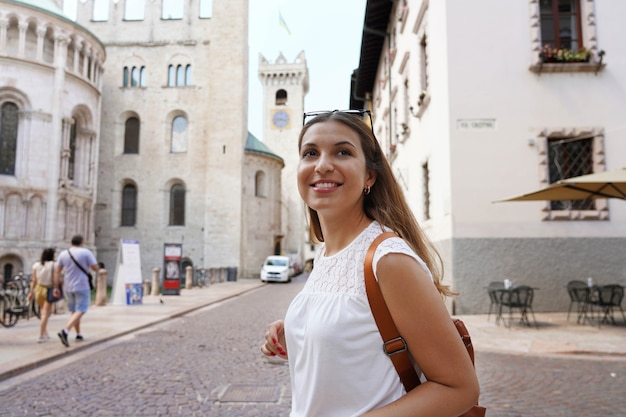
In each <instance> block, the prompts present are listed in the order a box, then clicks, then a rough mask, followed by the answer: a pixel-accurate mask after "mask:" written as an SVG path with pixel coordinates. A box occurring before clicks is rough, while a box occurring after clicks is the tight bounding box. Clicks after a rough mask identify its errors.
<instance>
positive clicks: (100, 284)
mask: <svg viewBox="0 0 626 417" xmlns="http://www.w3.org/2000/svg"><path fill="white" fill-rule="evenodd" d="M106 303H107V270H106V269H100V270H99V271H98V278H97V279H96V305H97V306H103V305H106Z"/></svg>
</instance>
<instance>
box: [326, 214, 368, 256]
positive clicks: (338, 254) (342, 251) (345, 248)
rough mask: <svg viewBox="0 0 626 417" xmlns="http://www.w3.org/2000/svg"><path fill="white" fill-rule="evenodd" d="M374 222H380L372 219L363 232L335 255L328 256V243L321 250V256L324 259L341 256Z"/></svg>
mask: <svg viewBox="0 0 626 417" xmlns="http://www.w3.org/2000/svg"><path fill="white" fill-rule="evenodd" d="M374 224H378V222H377V221H376V220H372V221H371V222H370V224H368V225H367V226H366V227H365V229H363V230H361V233H359V234H358V235H357V236H356V237H355V238H354V239H352V242H350V243H348V244H347V245H346V246H344V247H343V248H342V249H341V250H340V251H339V252H337V253H335V254H334V255H330V256H327V255H326V245H324V248H323V249H322V251H321V258H322V259H334V258H336V257H338V256H340V255H341V254H342V253H344V252H345V251H347V250H349V249H350V248H351V247H352V246H353V245H354V244H355V243H356V242H358V241H359V240H360V239H361V238H362V237H363V235H365V234H366V232H367V231H368V230H369V229H370V228H371V227H372V225H374Z"/></svg>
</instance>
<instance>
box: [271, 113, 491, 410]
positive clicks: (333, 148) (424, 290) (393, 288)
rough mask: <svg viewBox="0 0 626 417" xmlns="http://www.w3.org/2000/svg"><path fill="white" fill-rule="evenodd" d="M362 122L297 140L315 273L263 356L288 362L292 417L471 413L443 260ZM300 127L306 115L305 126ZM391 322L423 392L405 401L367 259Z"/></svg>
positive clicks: (321, 125) (317, 129) (316, 126)
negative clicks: (373, 301) (374, 304)
mask: <svg viewBox="0 0 626 417" xmlns="http://www.w3.org/2000/svg"><path fill="white" fill-rule="evenodd" d="M363 115H369V112H367V111H352V110H350V111H330V112H313V113H311V114H310V116H312V117H313V118H312V119H311V120H307V119H306V117H305V122H306V123H305V125H304V127H303V128H302V131H301V133H300V137H299V143H298V145H299V149H300V160H299V164H298V171H297V182H298V189H299V191H300V195H301V197H302V199H303V200H304V202H305V204H306V205H307V207H308V214H309V217H310V219H309V220H310V222H309V225H310V226H309V234H310V236H311V241H312V242H323V245H322V246H321V247H320V250H319V251H318V253H317V254H316V256H315V261H314V263H315V268H313V270H312V272H311V274H310V275H309V277H308V279H307V282H306V284H305V286H304V288H303V289H302V291H301V292H300V293H299V294H298V295H297V296H296V297H295V298H294V300H293V301H292V303H291V305H290V306H289V308H288V310H287V313H286V315H285V319H284V320H278V321H276V322H274V323H271V324H270V325H269V326H268V331H267V333H266V334H265V341H264V344H263V345H262V346H261V352H263V353H264V354H265V355H268V356H278V357H280V358H283V359H287V358H288V359H289V370H290V376H291V381H292V406H293V409H292V411H291V414H290V415H291V416H293V417H305V416H311V415H323V416H342V417H345V416H369V417H376V416H381V417H382V416H390V415H417V414H419V415H439V416H450V417H456V416H459V415H461V414H463V413H464V412H465V411H467V410H468V409H470V408H471V407H472V406H473V405H474V404H476V401H477V398H478V391H479V388H478V381H477V379H476V374H475V372H474V368H473V365H472V362H471V360H470V357H469V355H467V353H466V352H465V346H464V345H463V343H462V342H461V340H460V338H459V337H458V332H457V330H456V328H455V327H454V324H453V323H452V320H450V316H449V314H448V311H447V309H446V307H445V304H444V303H443V302H442V295H451V294H452V293H451V291H450V290H449V288H448V287H447V286H445V285H443V284H442V283H441V272H440V270H441V269H440V265H441V260H440V259H439V257H438V254H437V252H436V250H435V249H434V247H433V246H432V244H431V243H430V241H429V240H428V239H427V238H426V236H425V235H424V233H423V232H422V230H421V229H420V227H419V225H418V224H417V221H416V220H415V218H414V217H413V214H412V213H411V210H410V209H409V207H408V204H407V202H406V200H405V198H404V195H403V194H402V191H401V188H400V186H399V185H398V182H397V181H396V179H395V178H394V176H393V173H392V171H391V167H390V166H389V162H388V161H387V159H386V158H385V156H384V154H383V152H382V150H381V148H380V145H379V143H378V141H377V140H376V138H375V137H374V133H373V132H372V129H371V126H370V125H368V124H367V122H365V121H363V119H362V117H361V116H363ZM305 116H306V115H305ZM385 231H393V232H395V235H396V236H397V237H391V238H389V239H386V240H384V241H383V242H382V243H380V244H379V245H378V246H377V248H376V249H375V252H374V256H373V262H372V266H373V271H374V277H375V279H376V281H377V282H378V285H379V286H380V290H381V292H382V296H383V298H384V300H385V302H386V304H387V306H388V308H389V311H390V314H391V316H392V320H393V322H394V323H395V324H396V326H397V328H398V330H399V334H400V335H402V339H403V341H404V342H405V344H406V348H407V349H408V351H409V352H410V355H411V357H412V358H413V360H414V361H415V363H417V364H418V369H416V372H417V374H418V375H420V376H421V379H422V380H427V381H428V384H422V385H421V386H420V388H419V389H414V390H411V391H410V392H408V393H407V392H406V390H405V388H404V386H403V384H402V382H401V380H400V378H399V376H398V374H397V373H396V371H395V368H394V365H393V362H392V361H391V360H390V358H389V357H388V356H387V355H386V354H385V352H384V349H383V344H382V340H381V337H380V335H379V332H378V327H377V325H376V322H375V321H374V318H373V316H372V311H371V309H370V304H369V302H368V297H367V293H366V290H365V279H364V273H363V271H364V264H365V253H366V252H367V250H368V248H369V247H370V245H371V244H372V242H374V240H375V239H376V238H377V237H378V236H380V234H381V233H382V232H385Z"/></svg>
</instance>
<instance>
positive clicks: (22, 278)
mask: <svg viewBox="0 0 626 417" xmlns="http://www.w3.org/2000/svg"><path fill="white" fill-rule="evenodd" d="M29 292H30V276H27V275H24V274H23V273H20V274H19V275H17V276H15V277H13V279H12V280H11V281H9V282H5V283H4V288H3V289H2V290H1V292H0V324H2V325H3V326H4V327H12V326H15V324H16V323H17V322H18V320H19V319H20V318H21V317H26V318H27V319H29V318H30V317H31V316H36V317H37V318H39V317H40V314H41V312H40V309H39V306H38V305H37V304H36V303H35V300H34V299H33V300H32V301H31V302H29V301H28V293H29Z"/></svg>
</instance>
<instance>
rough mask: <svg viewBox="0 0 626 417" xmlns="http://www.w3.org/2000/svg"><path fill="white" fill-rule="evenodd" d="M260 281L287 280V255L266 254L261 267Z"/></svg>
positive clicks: (289, 276) (289, 279) (289, 277)
mask: <svg viewBox="0 0 626 417" xmlns="http://www.w3.org/2000/svg"><path fill="white" fill-rule="evenodd" d="M261 281H263V282H268V281H276V282H289V281H291V275H290V274H289V257H288V256H277V255H272V256H268V257H267V258H266V259H265V262H264V263H263V267H262V268H261Z"/></svg>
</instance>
